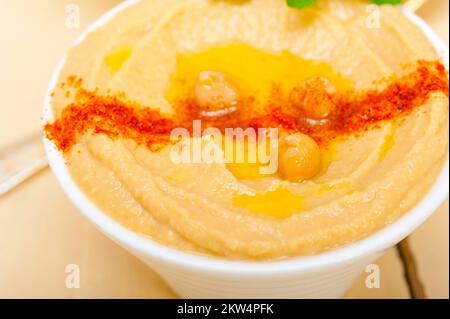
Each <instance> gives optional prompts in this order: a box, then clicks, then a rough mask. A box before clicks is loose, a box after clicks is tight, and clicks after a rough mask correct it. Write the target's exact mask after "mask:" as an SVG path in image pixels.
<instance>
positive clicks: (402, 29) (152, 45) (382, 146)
mask: <svg viewBox="0 0 450 319" xmlns="http://www.w3.org/2000/svg"><path fill="white" fill-rule="evenodd" d="M367 14H368V13H367V11H366V5H365V4H363V3H361V2H359V1H319V4H318V5H316V6H314V7H312V8H309V9H306V10H296V9H290V8H288V7H287V6H286V5H285V1H283V0H249V1H225V0H224V1H220V0H153V1H141V2H139V3H137V4H135V5H132V6H130V7H129V8H128V9H126V10H124V11H123V12H121V13H119V14H118V15H116V16H115V17H114V18H113V19H112V20H111V21H109V22H108V23H107V24H106V25H104V26H103V27H101V28H99V29H97V30H95V31H94V32H92V33H91V34H89V36H88V37H87V38H86V39H85V40H84V41H83V42H82V43H81V44H79V45H78V46H77V47H75V48H74V49H72V51H71V52H70V54H69V56H68V59H67V62H66V64H65V67H64V69H63V71H62V73H61V76H60V79H61V82H62V81H64V80H65V79H66V78H67V77H68V76H70V75H74V74H75V75H76V76H78V77H80V78H82V79H83V83H84V85H85V86H86V88H88V89H96V88H98V89H99V90H100V92H107V91H108V90H110V91H112V92H124V93H125V94H126V96H127V97H128V98H130V99H132V100H134V101H137V102H139V103H140V104H142V105H152V106H155V107H156V108H158V109H159V110H161V111H162V112H165V113H170V112H173V108H172V106H171V104H170V103H169V101H168V100H167V99H166V97H165V92H166V91H167V86H168V83H169V82H170V75H171V74H173V73H174V72H175V68H176V61H177V54H178V53H180V52H197V51H202V50H205V49H207V48H208V47H211V46H214V45H216V44H218V43H219V44H221V43H233V42H240V43H245V44H247V45H249V46H251V47H254V48H257V49H259V50H262V51H267V52H278V51H282V50H287V51H289V52H291V53H293V54H295V55H297V56H300V57H302V58H304V59H312V60H318V61H323V62H326V63H327V64H329V65H331V66H332V67H333V68H334V69H335V70H336V71H337V72H339V73H340V74H342V75H344V76H345V77H346V78H348V79H350V80H351V81H353V83H354V84H355V87H356V88H358V89H367V88H371V87H372V86H373V85H374V84H373V83H374V81H377V80H380V79H382V78H384V77H386V76H389V75H391V74H392V73H401V72H402V66H403V65H404V64H407V63H414V62H416V61H417V60H420V59H425V60H436V59H437V58H438V57H437V54H436V52H435V51H434V50H433V48H432V46H431V45H430V43H429V42H428V41H427V39H426V38H425V37H424V36H423V35H422V33H421V32H420V30H418V29H417V28H416V27H415V26H414V25H413V24H412V23H411V22H410V21H408V19H407V18H405V17H404V16H403V14H402V13H401V12H400V10H399V9H398V8H395V7H391V6H383V7H382V9H381V15H380V18H381V21H380V28H368V27H367V24H366V23H367ZM105 57H106V60H105ZM108 57H109V58H108ZM112 65H113V66H112ZM65 99H66V97H65V96H64V95H63V94H60V93H58V92H55V96H54V99H53V109H54V111H55V115H58V114H60V113H61V112H62V110H63V108H64V106H65V105H66V104H67V103H66V102H65ZM448 114H449V113H448V98H447V96H446V95H445V94H441V93H436V94H434V95H433V96H432V97H431V98H430V99H429V100H428V101H427V102H426V103H425V104H424V105H423V106H421V107H420V108H418V109H416V110H414V111H413V112H412V113H410V114H408V115H407V116H405V118H403V119H402V121H389V122H386V123H383V124H382V125H381V127H380V128H377V129H373V130H370V131H368V132H365V133H364V134H361V135H358V136H349V137H348V138H345V139H342V140H341V139H340V140H338V141H336V142H335V143H333V147H332V151H330V154H329V155H328V156H329V163H328V164H329V165H328V167H327V169H326V171H325V172H323V173H322V174H320V175H319V176H317V177H315V178H314V179H311V180H308V181H304V182H302V183H292V182H288V181H285V180H281V179H278V178H276V177H270V178H265V179H261V180H256V181H242V180H239V179H237V178H236V177H235V176H234V175H233V174H232V173H231V172H230V171H229V170H228V169H227V167H226V166H225V165H221V164H206V163H205V164H183V165H179V164H178V165H177V164H174V163H172V162H171V161H170V160H168V158H169V155H168V154H169V150H168V149H163V150H161V151H159V152H152V151H150V150H148V149H147V148H145V147H144V146H138V145H136V144H135V143H134V142H133V141H130V140H125V139H119V140H111V139H109V138H108V137H106V136H104V135H91V134H86V135H85V136H83V138H82V140H81V142H80V143H78V144H77V145H76V146H75V147H74V148H72V149H71V151H70V152H68V153H67V154H66V160H67V162H68V167H69V169H70V172H71V174H72V176H73V177H74V179H75V180H76V181H77V182H78V184H79V185H80V187H81V188H82V189H83V190H84V191H85V192H86V193H87V194H88V195H89V197H90V198H92V199H93V201H94V202H95V203H96V204H97V205H98V206H99V207H101V208H102V209H103V210H104V211H105V212H106V213H108V214H110V215H111V216H112V217H113V218H114V219H116V220H118V221H119V222H121V223H122V224H124V225H125V226H127V227H129V228H131V229H133V230H135V231H137V232H139V233H142V234H144V235H146V236H149V237H151V238H152V239H154V240H156V241H159V242H161V243H163V244H166V245H169V246H172V247H175V248H178V249H182V250H186V251H191V252H198V253H204V254H210V255H215V256H221V257H226V258H239V259H278V258H285V257H292V256H298V255H303V254H314V253H318V252H322V251H325V250H328V249H331V248H334V247H337V246H340V245H345V244H347V243H351V242H354V241H355V240H358V239H360V238H362V237H364V236H367V235H369V234H371V233H373V232H375V231H377V230H379V229H380V228H382V227H383V226H385V225H386V224H389V223H391V222H392V221H394V220H396V219H397V218H398V217H400V216H401V215H402V214H403V213H405V212H407V211H408V209H410V208H411V207H412V206H414V205H415V204H416V203H417V202H418V201H419V200H420V199H421V198H422V197H423V195H424V194H425V193H426V192H427V190H428V189H429V187H430V185H431V184H432V183H433V181H434V180H435V178H436V176H437V174H438V173H439V171H440V169H441V167H442V163H443V161H444V159H445V157H446V154H447V145H448ZM279 187H283V188H286V189H288V190H290V191H291V192H292V193H293V194H297V195H298V200H301V201H302V202H304V203H305V204H304V209H302V211H301V212H298V213H296V214H293V215H292V216H290V217H288V218H284V219H277V218H272V217H270V216H266V215H263V214H257V213H254V212H251V211H249V210H246V209H243V208H238V207H236V206H235V205H234V204H233V196H234V194H236V193H243V194H254V193H258V192H264V191H268V190H273V189H277V188H279ZM279 209H280V210H283V207H279Z"/></svg>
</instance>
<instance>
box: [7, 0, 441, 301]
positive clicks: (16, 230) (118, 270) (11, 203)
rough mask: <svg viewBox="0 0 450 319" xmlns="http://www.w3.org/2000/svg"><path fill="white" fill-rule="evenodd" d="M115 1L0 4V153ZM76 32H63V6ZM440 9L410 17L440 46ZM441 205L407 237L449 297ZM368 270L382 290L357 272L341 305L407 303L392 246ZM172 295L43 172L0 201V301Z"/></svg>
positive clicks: (35, 114)
mask: <svg viewBox="0 0 450 319" xmlns="http://www.w3.org/2000/svg"><path fill="white" fill-rule="evenodd" d="M119 2H120V1H119V0H96V1H92V0H71V1H64V0H39V1H34V0H15V1H6V0H0V43H1V49H0V93H1V98H2V101H1V102H0V149H1V147H3V146H5V145H8V144H9V143H11V141H14V140H17V139H19V138H21V137H25V136H27V135H28V134H31V133H33V132H36V131H38V130H39V120H40V112H41V105H42V98H43V95H44V92H45V90H46V87H47V84H48V81H49V78H50V75H51V73H52V70H53V68H54V67H55V65H56V63H57V62H58V60H59V58H60V57H61V56H62V55H63V53H64V51H65V50H66V49H67V48H68V47H69V45H70V43H71V42H72V41H73V40H74V39H75V38H76V36H77V35H78V34H79V33H80V32H81V30H82V29H83V28H85V27H86V26H88V25H89V24H90V23H91V22H92V21H93V20H95V19H96V18H97V17H98V16H100V15H101V14H102V13H103V12H105V11H106V10H108V9H109V8H111V7H113V6H114V5H115V4H117V3H119ZM71 3H75V4H77V5H78V6H79V8H80V14H81V27H80V29H70V28H67V27H66V24H65V20H66V17H67V13H66V9H67V5H68V4H71ZM448 12H449V2H448V1H446V0H429V1H428V4H427V5H426V6H425V7H424V8H422V9H421V10H420V11H419V14H420V15H421V16H422V17H424V18H425V19H426V20H427V21H428V22H429V23H430V24H431V25H432V26H433V28H434V29H435V30H436V31H437V32H438V33H439V34H440V36H441V37H442V38H443V39H444V40H445V41H446V42H447V44H448V39H449V31H448V23H449V21H448ZM448 209H449V208H448V201H447V202H446V203H445V204H444V205H443V206H442V207H441V208H440V209H439V210H438V211H437V212H436V213H435V214H434V215H433V217H432V218H430V219H429V220H428V221H427V222H426V223H425V224H424V225H423V226H422V227H420V228H419V229H418V230H417V231H416V232H415V233H414V234H413V235H412V237H411V238H410V242H411V245H412V249H413V252H414V254H415V256H416V260H417V264H418V267H419V273H420V276H421V277H422V280H423V282H424V285H425V289H426V291H427V294H428V296H429V297H434V298H448V297H449V246H448V245H449V219H448ZM68 264H77V265H79V267H80V278H81V285H80V288H79V289H68V288H66V286H65V279H66V275H67V274H66V273H65V267H66V265H68ZM377 264H378V265H379V266H380V269H381V287H380V288H379V289H368V288H366V287H365V285H364V281H365V275H362V276H361V278H360V279H359V280H358V281H357V282H356V283H355V284H354V286H353V288H352V289H351V290H350V291H349V292H348V293H347V295H346V297H348V298H408V297H409V295H408V289H407V285H406V283H405V280H404V278H403V270H402V267H401V263H400V261H399V258H398V256H397V253H396V251H395V249H392V250H390V251H388V252H387V253H386V254H385V255H384V256H383V257H382V258H381V259H380V260H378V261H377ZM1 297H3V298H15V297H19V298H36V297H39V298H99V297H102V298H103V297H106V298H173V297H175V295H174V294H173V293H172V292H171V291H170V289H169V288H167V286H166V285H165V284H164V283H163V282H162V281H161V279H160V278H159V277H158V276H157V275H155V274H154V273H153V272H152V271H151V270H150V269H148V268H147V267H145V266H144V265H143V264H142V263H141V262H140V261H138V260H137V259H136V258H134V257H133V256H131V255H130V254H129V253H127V252H126V251H125V250H123V249H122V248H120V247H118V246H117V245H116V244H114V243H113V242H112V241H110V240H109V239H107V238H106V237H105V236H104V235H102V234H101V233H100V232H98V231H97V230H96V229H95V228H94V227H93V226H92V225H91V224H90V223H89V222H88V221H86V220H85V219H84V218H83V217H82V216H81V214H80V213H78V212H77V210H76V209H75V207H74V206H73V205H72V203H71V202H70V201H69V200H68V199H67V197H66V196H65V195H64V193H63V192H62V190H61V189H60V188H59V186H58V185H57V183H56V180H55V178H54V177H53V176H52V174H51V173H50V171H49V170H46V171H44V172H42V173H40V174H39V175H37V176H35V177H34V178H33V179H32V180H30V181H28V182H27V183H25V184H24V185H22V186H21V187H19V188H18V189H16V190H15V191H14V192H12V193H10V194H8V195H7V196H5V197H3V198H0V298H1Z"/></svg>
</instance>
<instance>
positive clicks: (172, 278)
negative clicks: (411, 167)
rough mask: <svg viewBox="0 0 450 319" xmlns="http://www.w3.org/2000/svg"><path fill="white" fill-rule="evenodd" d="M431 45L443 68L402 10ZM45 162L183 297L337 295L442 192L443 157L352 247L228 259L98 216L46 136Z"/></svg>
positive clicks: (88, 211)
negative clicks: (406, 204)
mask: <svg viewBox="0 0 450 319" xmlns="http://www.w3.org/2000/svg"><path fill="white" fill-rule="evenodd" d="M135 2H136V1H126V2H123V3H122V4H120V5H119V6H117V7H115V8H114V9H112V10H111V11H109V12H108V13H107V14H106V15H104V16H103V17H101V18H100V19H99V20H97V21H96V22H95V23H94V24H93V25H91V26H90V27H89V28H88V29H87V30H86V31H85V32H84V33H83V34H82V35H81V36H80V38H79V39H78V40H77V41H76V43H75V45H76V44H78V43H80V42H81V41H83V39H84V38H85V36H86V35H87V34H88V33H89V32H91V31H93V30H95V29H97V28H98V27H100V26H101V25H103V24H104V23H106V22H107V21H108V20H109V19H111V18H112V17H113V16H114V15H115V14H117V13H118V12H120V11H122V10H124V9H125V8H126V7H128V6H130V5H132V4H134V3H135ZM405 15H406V16H407V17H408V18H410V20H411V21H412V22H414V23H415V24H416V25H417V26H418V27H419V28H420V29H421V30H422V31H423V32H424V33H425V34H426V36H427V37H428V38H429V40H430V41H431V42H432V43H433V44H434V46H435V48H436V49H437V51H438V52H439V53H440V54H441V55H442V57H443V60H444V62H445V63H446V66H447V68H448V48H447V47H446V46H445V44H444V43H443V42H442V41H441V40H440V39H439V37H438V36H437V35H436V34H435V33H434V32H433V30H432V29H431V28H430V27H429V26H428V25H427V24H426V23H425V22H424V21H423V20H421V19H420V18H419V17H417V16H416V15H414V14H412V13H409V12H405ZM64 62H65V58H63V60H62V61H61V63H60V64H59V66H58V67H57V69H56V70H55V72H54V74H53V77H52V80H51V82H50V87H49V91H48V94H47V96H46V99H45V103H44V116H43V118H44V122H46V121H52V120H53V115H52V111H51V106H50V99H51V98H50V91H51V90H52V89H53V88H54V87H55V85H56V83H57V80H58V76H59V73H60V70H61V68H62V66H63V64H64ZM44 144H45V148H46V152H47V156H48V160H49V163H50V166H51V168H52V170H53V172H54V174H55V176H56V178H57V179H58V181H59V183H60V184H61V186H62V188H63V189H64V191H65V192H66V194H67V195H68V196H69V198H70V199H71V200H72V201H73V202H74V203H75V205H76V206H77V207H78V208H79V210H80V211H81V212H82V213H83V214H84V215H85V216H86V217H87V218H88V219H89V220H90V221H91V222H92V223H93V224H94V225H95V226H96V227H97V228H98V229H100V230H101V231H102V232H104V233H105V234H106V235H107V236H109V237H110V238H111V239H112V240H114V241H115V242H117V243H118V244H120V245H121V246H122V247H124V248H125V249H127V250H129V251H130V252H132V253H133V254H134V255H136V256H137V257H138V258H140V259H141V260H142V261H143V262H144V263H146V264H147V265H148V266H149V267H151V268H152V269H153V270H154V271H156V272H157V273H158V274H159V275H161V277H163V278H164V280H165V281H166V282H167V283H168V284H169V286H170V287H172V289H173V290H174V291H175V292H176V293H177V294H178V295H179V296H182V297H185V298H337V297H340V296H342V294H343V293H344V292H345V291H346V290H347V289H348V288H349V287H350V285H351V284H352V283H353V281H354V280H355V279H356V278H357V277H358V276H359V275H360V274H361V272H362V271H363V270H364V269H365V267H366V266H367V265H368V264H370V263H371V262H372V261H374V260H375V259H376V258H377V257H379V256H380V255H381V254H382V253H383V252H384V251H385V250H386V249H388V248H390V247H392V246H394V245H395V244H397V243H398V242H399V241H401V240H402V239H404V238H405V237H407V236H408V235H409V234H410V233H411V232H412V231H413V230H414V229H415V228H417V227H418V226H419V225H420V224H422V223H423V222H424V221H425V220H426V219H427V218H428V217H429V216H430V215H431V214H432V213H433V212H434V211H435V210H436V209H437V208H438V206H439V205H440V204H441V203H442V202H443V201H444V200H445V198H446V197H447V196H448V188H449V162H448V159H447V161H446V163H445V165H444V166H443V169H442V172H441V174H440V175H439V178H438V179H437V180H436V182H435V184H434V185H433V187H432V189H431V190H430V191H429V192H428V194H427V195H426V196H425V197H424V198H423V199H422V200H421V201H420V202H419V203H418V204H417V205H416V206H415V207H414V208H413V209H411V211H409V212H408V213H406V214H405V215H404V216H403V217H402V218H400V219H398V220H397V221H396V222H394V223H393V224H391V225H389V226H387V227H385V228H383V229H382V230H380V231H378V232H376V233H374V234H372V235H371V236H369V237H366V238H364V239H362V240H360V241H357V242H355V243H353V244H351V245H348V246H345V247H341V248H338V249H335V250H332V251H328V252H325V253H321V254H318V255H315V256H308V257H298V258H292V259H288V260H283V261H275V262H244V261H227V260H222V259H218V258H212V257H204V256H199V255H195V254H190V253H186V252H182V251H179V250H175V249H173V248H169V247H166V246H164V245H161V244H159V243H157V242H154V241H152V240H150V239H148V238H146V237H144V236H141V235H139V234H137V233H135V232H133V231H131V230H129V229H127V228H125V227H124V226H122V225H121V224H119V223H117V222H116V221H114V220H113V219H111V218H110V217H109V216H108V215H107V214H105V213H103V212H102V211H101V210H100V209H99V208H98V207H97V206H96V205H95V204H94V203H93V202H92V201H91V200H90V199H89V198H88V197H86V195H85V194H84V193H83V192H82V191H81V190H80V189H79V188H78V186H77V185H76V183H75V182H74V181H73V179H72V177H71V176H70V174H69V172H68V170H67V167H66V165H65V163H64V159H63V156H62V155H61V153H60V152H59V151H58V150H57V149H56V148H55V146H54V145H53V143H52V142H51V141H49V140H46V139H45V140H44Z"/></svg>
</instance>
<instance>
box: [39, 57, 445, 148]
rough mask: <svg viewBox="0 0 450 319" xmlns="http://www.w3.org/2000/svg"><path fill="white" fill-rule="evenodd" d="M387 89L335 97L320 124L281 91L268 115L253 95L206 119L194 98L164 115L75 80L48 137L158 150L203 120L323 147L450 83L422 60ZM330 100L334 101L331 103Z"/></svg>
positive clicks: (436, 65)
mask: <svg viewBox="0 0 450 319" xmlns="http://www.w3.org/2000/svg"><path fill="white" fill-rule="evenodd" d="M389 81H390V82H388V84H387V86H386V87H385V88H384V89H382V90H369V91H362V92H357V91H353V92H343V93H339V92H337V93H329V94H328V96H327V103H329V102H330V101H331V102H332V105H333V106H334V107H333V109H332V112H331V113H330V114H329V115H328V116H327V118H326V119H325V120H324V121H323V122H321V123H319V124H318V123H317V122H315V121H311V119H309V118H307V117H306V116H305V114H303V113H302V111H301V110H298V107H297V106H296V104H295V101H293V100H292V95H291V96H283V94H282V93H281V91H280V90H276V89H274V90H273V94H272V96H271V98H270V99H269V101H268V102H267V105H266V107H265V108H264V110H263V111H259V112H256V111H254V110H253V108H252V103H253V101H254V98H253V97H246V98H243V99H241V100H240V101H239V103H238V107H237V110H236V111H235V112H232V113H229V114H225V115H222V116H217V117H202V116H201V112H200V111H199V107H198V105H197V104H196V103H195V101H192V100H189V99H184V100H182V99H180V101H179V102H177V103H175V105H174V109H175V115H167V114H161V113H160V112H159V111H157V110H154V109H152V108H150V107H144V106H141V105H137V104H136V103H133V102H129V101H126V100H125V99H124V98H119V97H117V96H111V95H107V96H104V95H99V94H97V93H96V92H90V91H87V90H84V89H83V88H82V87H81V86H82V80H81V79H78V78H76V77H74V76H71V77H69V78H68V79H67V81H66V83H65V84H64V85H61V87H60V88H59V89H66V88H67V89H70V88H73V89H76V95H75V98H74V101H73V102H72V103H71V104H69V105H68V106H66V107H65V109H64V110H63V112H62V114H61V115H60V116H59V117H58V118H57V119H56V121H55V122H54V123H48V124H46V125H45V127H44V132H45V134H46V136H47V137H48V138H49V139H50V140H52V141H53V142H54V143H55V145H56V146H57V148H58V149H59V150H61V151H63V152H68V151H69V150H70V149H71V147H72V146H74V145H75V144H76V143H77V142H78V140H79V138H80V136H81V135H83V134H85V133H87V132H92V133H94V134H106V135H107V136H109V137H111V138H126V139H132V140H134V141H136V142H137V143H138V144H141V145H146V146H147V147H148V148H149V149H151V150H158V149H160V148H161V147H162V146H164V145H166V144H168V143H170V133H171V131H172V130H173V129H174V128H179V127H183V128H186V129H188V130H191V129H192V121H193V120H197V119H200V120H202V124H203V125H204V126H205V127H217V128H219V129H221V130H222V131H223V130H224V129H225V128H238V127H240V128H243V129H245V128H249V127H253V128H281V129H284V130H285V131H287V132H302V133H305V134H308V135H310V136H311V137H312V138H314V139H315V140H316V141H317V142H318V143H319V144H320V145H326V144H327V143H328V142H329V141H330V140H332V139H333V138H336V137H338V136H342V135H349V134H354V133H359V132H362V131H365V130H367V129H370V128H373V127H374V125H377V124H378V123H380V122H382V121H386V120H391V119H394V118H397V117H399V116H401V115H403V114H407V113H409V112H410V111H412V110H413V109H415V108H417V107H420V106H421V105H423V104H424V103H425V102H426V101H427V99H428V98H429V97H430V95H431V94H432V93H435V92H441V93H444V94H445V95H446V96H447V97H448V95H449V81H448V76H447V72H446V70H445V67H444V66H443V65H442V64H441V63H440V62H427V61H419V62H418V63H417V66H416V68H415V70H414V71H413V72H411V73H409V74H407V75H405V76H403V77H400V78H392V79H390V80H389ZM316 89H317V90H319V88H315V87H314V85H312V86H308V87H305V86H300V87H298V88H296V89H295V90H297V92H295V93H296V94H295V95H300V96H301V95H302V94H303V93H305V92H301V91H299V90H307V94H308V95H309V96H312V97H313V99H312V100H317V99H314V94H315V93H317V95H316V96H315V97H321V98H323V91H320V92H319V91H317V92H316V91H315V90H316ZM328 99H329V100H330V101H328Z"/></svg>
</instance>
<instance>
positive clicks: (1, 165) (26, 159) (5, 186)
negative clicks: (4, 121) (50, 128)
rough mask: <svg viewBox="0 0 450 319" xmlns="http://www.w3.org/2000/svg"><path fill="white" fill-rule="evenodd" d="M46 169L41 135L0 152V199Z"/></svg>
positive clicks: (31, 137)
mask: <svg viewBox="0 0 450 319" xmlns="http://www.w3.org/2000/svg"><path fill="white" fill-rule="evenodd" d="M46 167H47V158H46V156H45V152H44V148H43V145H42V136H41V134H35V135H33V136H30V137H28V138H26V139H24V140H22V141H19V142H18V143H16V144H14V145H11V146H9V147H7V148H4V149H2V150H0V197H1V196H3V195H5V194H6V193H8V192H9V191H11V190H12V189H14V188H15V187H16V186H18V185H20V184H21V183H22V182H24V181H26V180H27V179H28V178H30V177H31V176H33V175H35V174H36V173H38V172H39V171H41V170H43V169H44V168H46Z"/></svg>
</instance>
